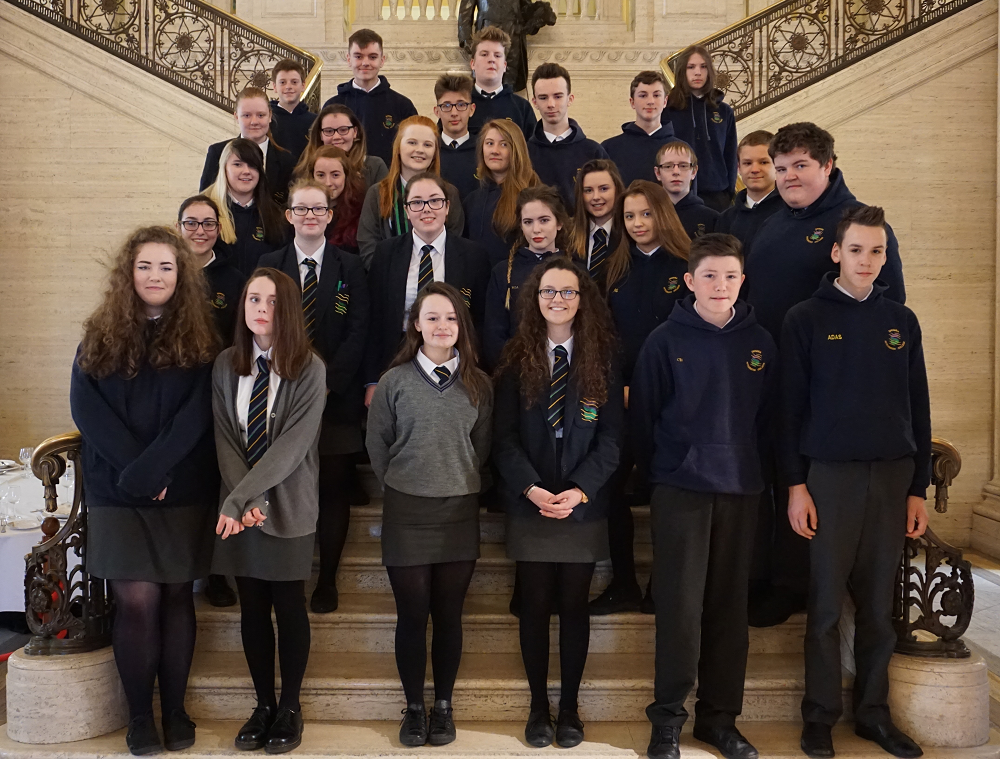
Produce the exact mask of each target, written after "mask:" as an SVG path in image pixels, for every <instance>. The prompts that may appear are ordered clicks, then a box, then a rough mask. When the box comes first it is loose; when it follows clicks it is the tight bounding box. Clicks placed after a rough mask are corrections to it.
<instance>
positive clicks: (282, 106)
mask: <svg viewBox="0 0 1000 759" xmlns="http://www.w3.org/2000/svg"><path fill="white" fill-rule="evenodd" d="M305 81H306V70H305V68H303V66H302V64H301V63H299V62H298V61H291V60H288V59H287V58H286V59H285V60H283V61H278V62H277V63H276V64H274V68H273V69H272V70H271V86H272V87H274V91H275V93H277V95H278V99H277V100H272V101H271V134H273V135H274V141H275V142H277V143H278V144H279V145H281V147H283V148H284V149H285V150H287V151H288V152H289V153H291V154H292V157H293V158H294V159H295V160H294V161H293V163H298V162H299V157H300V156H301V155H302V151H303V150H305V149H306V145H308V144H309V128H310V127H311V126H312V124H313V121H315V120H316V114H315V113H313V112H312V111H310V110H309V108H307V107H306V104H305V103H303V102H302V93H303V92H305V90H306V84H305Z"/></svg>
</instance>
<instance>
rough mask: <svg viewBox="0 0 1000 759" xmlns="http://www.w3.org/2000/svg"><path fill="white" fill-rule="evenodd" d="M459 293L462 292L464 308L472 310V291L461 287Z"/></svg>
mask: <svg viewBox="0 0 1000 759" xmlns="http://www.w3.org/2000/svg"><path fill="white" fill-rule="evenodd" d="M461 292H462V300H464V301H465V307H466V308H469V309H471V308H472V290H470V289H469V288H468V287H463V288H462V290H461Z"/></svg>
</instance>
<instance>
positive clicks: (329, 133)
mask: <svg viewBox="0 0 1000 759" xmlns="http://www.w3.org/2000/svg"><path fill="white" fill-rule="evenodd" d="M356 128H357V127H355V126H353V125H352V126H342V127H323V128H322V129H320V130H319V131H320V132H322V133H323V136H324V137H333V135H335V134H339V135H340V136H341V137H346V136H347V135H349V134H350V133H351V130H352V129H356Z"/></svg>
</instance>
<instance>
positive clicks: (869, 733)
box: [854, 722, 924, 759]
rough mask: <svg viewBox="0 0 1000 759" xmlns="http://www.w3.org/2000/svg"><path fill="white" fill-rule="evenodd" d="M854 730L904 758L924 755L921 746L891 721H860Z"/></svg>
mask: <svg viewBox="0 0 1000 759" xmlns="http://www.w3.org/2000/svg"><path fill="white" fill-rule="evenodd" d="M854 732H855V733H856V734H857V735H858V737H859V738H864V739H865V740H866V741H875V742H876V743H877V744H878V745H880V746H881V747H882V748H883V749H885V750H886V751H888V752H889V753H890V754H892V755H893V756H898V757H902V759H915V757H918V756H923V755H924V752H923V750H922V749H921V748H920V746H918V745H917V744H916V743H915V742H914V740H913V739H912V738H911V737H910V736H908V735H907V734H906V733H904V732H903V731H902V730H900V729H899V728H898V727H896V726H895V725H894V724H892V723H891V722H884V723H882V724H879V725H862V724H860V723H858V724H856V725H855V726H854Z"/></svg>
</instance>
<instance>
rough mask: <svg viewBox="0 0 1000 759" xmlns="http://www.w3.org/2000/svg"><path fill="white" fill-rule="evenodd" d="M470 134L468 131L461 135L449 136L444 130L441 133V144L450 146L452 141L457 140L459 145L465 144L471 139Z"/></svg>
mask: <svg viewBox="0 0 1000 759" xmlns="http://www.w3.org/2000/svg"><path fill="white" fill-rule="evenodd" d="M471 136H472V135H470V134H469V133H468V132H466V133H465V134H463V135H462V136H461V137H449V136H448V135H446V134H445V133H444V132H442V133H441V144H442V145H444V146H445V147H448V148H450V147H451V143H452V142H457V143H458V144H459V145H464V144H465V143H467V142H468V141H469V138H470V137H471Z"/></svg>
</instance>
